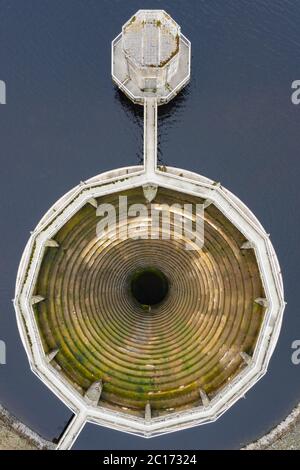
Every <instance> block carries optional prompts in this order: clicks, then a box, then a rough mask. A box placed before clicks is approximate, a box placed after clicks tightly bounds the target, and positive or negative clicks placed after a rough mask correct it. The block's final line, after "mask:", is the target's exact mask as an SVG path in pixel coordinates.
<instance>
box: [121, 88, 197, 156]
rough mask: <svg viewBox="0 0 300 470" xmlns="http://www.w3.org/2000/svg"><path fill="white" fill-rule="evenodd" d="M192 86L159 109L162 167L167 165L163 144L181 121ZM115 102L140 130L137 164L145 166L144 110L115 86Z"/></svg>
mask: <svg viewBox="0 0 300 470" xmlns="http://www.w3.org/2000/svg"><path fill="white" fill-rule="evenodd" d="M189 90H190V84H188V85H187V86H186V87H185V88H184V89H183V90H181V92H180V93H179V94H178V95H177V96H176V97H175V98H173V99H172V100H171V101H170V102H169V103H167V104H164V105H162V106H159V107H158V132H157V147H158V148H157V160H158V163H159V164H161V165H163V164H164V165H167V162H166V161H164V159H163V154H162V150H161V145H160V144H161V142H163V141H164V140H165V138H166V137H167V135H168V132H169V130H170V129H172V127H173V126H174V125H175V123H177V122H178V121H179V120H180V117H181V114H182V112H183V110H184V108H185V107H186V101H187V99H188V96H189V93H190V91H189ZM114 98H115V101H116V102H117V103H118V104H119V105H120V108H121V109H122V110H123V112H124V114H125V116H126V118H127V119H128V120H130V121H131V122H132V123H134V125H135V126H137V128H138V129H139V133H140V138H139V139H138V150H137V154H136V155H137V164H138V165H142V164H143V128H144V108H143V106H141V105H137V104H134V103H133V102H132V101H131V100H130V99H129V98H127V96H126V95H125V94H124V93H123V92H122V91H121V90H119V88H117V87H116V86H115V93H114Z"/></svg>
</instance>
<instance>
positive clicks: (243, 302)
mask: <svg viewBox="0 0 300 470" xmlns="http://www.w3.org/2000/svg"><path fill="white" fill-rule="evenodd" d="M122 195H123V196H124V195H126V196H127V197H128V205H130V204H134V203H142V204H145V198H144V195H143V191H142V189H141V188H137V189H132V190H130V191H127V192H126V193H122ZM118 197H119V194H111V195H108V196H105V197H102V198H98V201H97V202H98V204H101V203H113V204H114V205H115V206H116V207H118ZM153 202H155V203H158V204H163V203H164V204H169V205H172V204H174V203H180V204H183V203H201V202H202V201H201V200H200V199H197V198H195V197H192V196H189V195H186V194H183V193H179V192H175V191H172V190H168V189H163V188H159V190H158V193H157V196H156V198H155V201H153ZM99 220H100V219H99V217H97V216H96V209H95V208H94V207H93V206H92V205H91V204H86V205H85V206H84V207H82V208H81V209H80V210H79V211H78V212H77V213H76V214H75V215H74V216H73V217H72V218H71V219H70V220H69V221H68V222H67V223H66V224H65V225H64V226H63V228H61V229H60V230H59V231H58V233H57V234H56V235H55V237H54V238H55V240H56V241H57V242H58V243H59V247H58V248H53V247H50V248H46V249H45V253H44V257H43V260H42V264H41V266H40V270H39V273H38V277H37V281H36V286H35V294H36V295H37V294H38V295H41V296H43V297H44V298H45V300H44V301H42V302H39V303H38V304H36V305H34V306H33V308H34V311H35V317H36V321H37V324H38V328H39V331H40V334H41V338H42V342H43V347H44V350H45V353H49V352H50V351H52V350H54V349H56V348H58V349H59V352H58V353H57V355H56V356H55V358H54V359H53V361H52V365H54V366H55V367H57V368H58V369H59V370H60V374H62V375H63V376H64V377H65V378H66V379H67V380H68V381H69V382H70V383H72V384H73V386H74V388H75V389H76V390H77V392H78V391H79V392H80V393H81V394H84V393H85V392H86V391H87V390H88V388H89V387H90V386H91V384H92V383H94V382H95V381H97V380H99V379H102V383H103V390H102V395H101V399H100V402H99V405H98V406H103V407H107V408H110V409H114V410H118V411H122V412H124V413H129V414H133V415H136V416H141V417H143V416H144V410H145V406H146V404H147V403H150V405H151V412H152V417H155V416H160V415H163V414H166V413H171V412H173V411H179V410H183V409H189V408H193V407H196V406H200V405H201V404H202V401H201V394H200V390H202V391H204V392H205V393H206V394H207V396H208V397H209V398H211V397H213V396H214V395H215V394H216V393H217V392H218V391H219V390H220V389H221V388H222V387H224V386H225V385H226V384H227V383H228V382H229V381H230V380H232V378H233V377H235V376H236V375H237V374H238V373H239V372H240V371H241V370H242V369H243V368H244V367H246V364H245V362H244V361H243V359H242V357H241V355H240V352H246V353H247V354H249V355H252V354H253V351H254V348H255V344H256V341H257V337H258V334H259V330H260V326H261V323H262V320H263V316H264V310H265V309H264V308H263V307H262V306H260V305H258V304H257V303H255V299H256V298H258V297H264V291H263V286H262V282H261V277H260V274H259V269H258V265H257V261H256V257H255V253H254V250H252V249H247V250H241V245H242V244H243V243H244V242H245V237H244V236H243V235H242V234H241V232H239V231H238V230H237V228H236V227H234V226H233V225H232V224H231V222H229V221H228V219H226V217H225V216H224V215H223V214H222V213H221V212H220V211H219V210H218V209H217V208H216V207H215V206H214V205H210V206H209V207H207V208H206V209H205V226H204V230H205V238H204V246H203V248H202V249H201V250H198V251H195V250H194V251H191V250H186V249H185V243H184V240H180V239H176V240H174V239H171V240H167V239H162V237H158V238H157V239H131V238H127V239H126V238H125V239H122V240H118V239H116V238H115V239H109V238H108V237H102V238H100V239H99V237H97V234H96V226H97V223H98V222H99ZM121 223H123V222H121ZM149 270H150V271H149ZM151 270H152V274H153V273H154V274H155V275H154V277H155V276H158V277H159V276H160V273H161V274H162V276H163V277H162V278H160V279H157V278H156V281H159V282H158V284H156V287H155V288H153V289H154V290H155V289H156V290H155V292H153V293H152V295H153V297H155V296H157V294H158V290H159V285H160V288H161V289H162V290H163V295H161V298H160V299H159V301H156V300H157V297H156V298H155V299H154V300H155V302H154V303H153V302H152V301H151V295H150V294H151V292H150V291H151V289H148V291H149V292H150V293H149V292H148V294H147V295H148V298H147V300H146V301H145V299H144V298H139V299H137V295H136V294H134V293H133V284H134V279H135V277H134V276H137V277H138V276H141V275H142V274H143V273H144V274H145V273H146V272H148V274H149V272H150V273H151ZM158 273H159V274H158ZM136 280H137V279H135V281H136ZM148 280H149V279H148ZM144 281H145V279H144ZM154 281H155V280H153V279H152V282H154ZM160 282H161V284H160ZM154 284H155V282H154ZM138 290H139V293H140V294H141V288H139V289H138ZM142 290H143V289H142ZM142 294H143V292H142ZM144 295H146V293H145V292H144ZM149 295H150V299H149ZM153 297H152V299H153ZM149 306H150V307H151V308H149Z"/></svg>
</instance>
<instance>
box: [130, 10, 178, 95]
mask: <svg viewBox="0 0 300 470" xmlns="http://www.w3.org/2000/svg"><path fill="white" fill-rule="evenodd" d="M179 38H180V27H179V26H178V25H177V23H175V21H174V20H173V19H172V18H171V17H170V16H169V15H168V14H167V13H166V12H164V11H163V10H139V11H138V12H137V13H136V14H135V15H134V16H133V17H132V18H131V19H130V20H129V21H128V22H127V23H126V24H125V25H124V26H123V28H122V40H123V50H124V53H125V56H126V59H127V63H128V70H129V75H130V77H131V79H132V80H134V81H135V82H136V84H137V85H138V87H139V88H140V89H141V90H143V91H154V92H155V91H156V89H157V88H160V87H162V86H165V85H166V83H168V81H170V80H171V78H172V76H173V75H174V74H175V73H176V71H177V69H178V64H179V45H180V41H179Z"/></svg>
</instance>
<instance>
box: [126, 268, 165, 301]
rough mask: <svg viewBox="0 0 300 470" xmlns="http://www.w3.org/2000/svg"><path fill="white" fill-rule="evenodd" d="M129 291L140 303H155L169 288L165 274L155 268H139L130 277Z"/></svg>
mask: <svg viewBox="0 0 300 470" xmlns="http://www.w3.org/2000/svg"><path fill="white" fill-rule="evenodd" d="M130 284H131V285H130V287H131V292H132V295H133V297H134V298H135V299H136V300H137V301H138V302H139V303H140V304H142V305H156V304H158V303H160V302H161V301H162V300H163V299H164V298H165V297H166V295H167V293H168V290H169V285H168V280H167V278H166V276H165V275H164V274H163V273H162V272H161V271H160V270H159V269H156V268H141V269H138V270H137V271H135V272H134V273H133V275H132V277H131V283H130Z"/></svg>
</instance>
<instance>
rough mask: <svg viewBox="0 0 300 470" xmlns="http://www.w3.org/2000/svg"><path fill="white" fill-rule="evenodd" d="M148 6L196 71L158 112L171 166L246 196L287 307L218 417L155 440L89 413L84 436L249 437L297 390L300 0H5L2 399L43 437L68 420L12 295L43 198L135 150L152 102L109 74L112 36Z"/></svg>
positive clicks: (152, 444) (89, 443)
mask: <svg viewBox="0 0 300 470" xmlns="http://www.w3.org/2000/svg"><path fill="white" fill-rule="evenodd" d="M139 8H163V9H165V10H166V11H168V12H169V13H170V14H171V15H172V17H173V18H174V19H175V20H176V21H178V23H179V24H180V25H181V28H182V32H183V33H184V34H185V35H186V36H187V37H188V38H189V39H190V41H191V43H192V79H191V82H190V84H189V85H188V87H187V88H186V89H185V90H184V91H183V92H182V93H181V94H180V95H179V96H178V97H177V98H176V99H175V100H173V102H171V103H170V104H169V105H167V106H165V107H162V108H160V110H159V158H160V160H161V162H162V163H163V164H167V165H172V166H177V167H181V168H186V169H189V170H193V171H195V172H198V173H200V174H203V175H206V176H208V177H210V178H212V179H214V180H216V181H220V182H221V183H222V185H223V186H225V187H226V188H228V189H230V190H231V191H232V192H233V193H235V194H237V196H238V197H239V198H241V199H242V201H244V202H245V203H246V204H247V205H248V206H249V207H250V209H251V210H252V211H253V212H254V213H255V214H256V216H257V217H258V219H259V220H260V222H261V223H262V224H263V225H264V227H265V228H266V230H267V232H270V234H271V240H272V242H273V244H274V247H275V249H276V252H277V255H278V258H279V261H280V264H281V267H282V272H283V279H284V284H285V292H286V300H287V302H288V305H287V308H286V310H285V316H284V322H283V327H282V332H281V335H280V339H279V342H278V345H277V348H276V350H275V353H274V355H273V358H272V361H271V364H270V368H269V371H268V373H267V375H266V376H265V377H264V378H263V379H262V380H261V381H260V382H259V383H258V384H257V385H256V386H255V387H254V388H252V390H251V391H250V392H249V393H248V394H247V396H246V398H245V399H242V400H240V401H239V402H238V403H237V404H236V405H235V406H234V407H232V408H231V409H230V410H229V411H228V412H227V413H226V414H225V415H224V416H223V417H222V418H221V419H220V420H218V421H217V422H216V423H214V424H209V425H205V426H202V427H198V428H195V429H190V430H187V431H182V432H180V433H174V434H169V435H167V436H164V437H159V438H155V439H151V440H145V439H142V438H137V437H134V436H130V435H126V434H122V433H119V432H116V431H111V430H109V429H105V428H101V427H96V426H92V425H87V426H86V427H85V429H84V431H83V432H82V434H81V436H80V437H79V439H78V441H77V442H76V444H75V448H78V449H88V448H89V449H102V448H103V449H118V448H123V449H124V448H126V449H131V448H132V449H137V448H140V449H159V448H161V449H166V448H167V449H177V448H178V449H189V448H198V449H214V448H239V447H240V446H241V445H243V444H245V443H247V442H250V441H252V440H254V439H256V438H258V437H260V436H261V435H262V434H264V433H265V432H267V431H268V430H270V429H271V428H272V427H273V426H274V425H276V424H277V423H279V422H280V421H281V420H282V419H283V418H284V417H285V416H286V415H287V414H288V413H289V412H290V411H291V409H292V408H293V407H294V406H295V405H296V404H297V403H298V402H299V400H300V365H299V366H295V365H293V364H292V361H291V354H292V349H291V344H292V342H293V341H294V340H295V339H300V305H299V291H298V289H299V287H298V282H299V278H300V276H299V275H300V273H299V266H300V250H299V235H300V211H299V181H300V160H299V147H300V105H299V106H295V105H293V104H292V102H291V98H290V96H291V93H292V90H291V83H292V81H293V80H296V79H300V62H299V51H300V2H299V1H297V0H252V1H251V2H250V1H249V0H228V1H226V2H224V1H223V0H203V1H200V0H173V1H170V0H165V1H164V2H162V1H154V0H151V1H150V2H144V1H137V0H131V1H130V2H125V1H121V0H101V1H99V0H89V1H88V2H87V1H84V0H75V1H74V0H64V1H63V2H62V1H60V0H43V2H40V1H38V0H27V1H26V2H24V1H23V0H14V1H13V2H11V1H8V0H0V79H1V80H4V81H5V82H6V86H7V104H6V105H1V106H0V161H1V173H0V178H1V180H0V181H1V185H0V191H1V199H0V207H1V219H0V220H1V237H0V266H1V271H0V272H1V283H0V339H1V340H4V341H5V342H6V345H7V364H6V365H0V402H1V403H2V404H3V405H4V406H5V407H6V408H7V409H9V410H10V411H11V412H12V413H13V414H15V415H16V416H17V417H18V418H19V419H20V420H22V421H23V422H24V423H26V424H27V425H28V426H30V427H31V428H32V429H34V430H35V431H37V432H38V433H40V434H41V435H42V436H43V437H45V438H48V439H53V438H57V437H58V436H59V434H60V433H61V432H62V430H63V428H64V426H65V425H66V423H67V422H68V420H69V419H70V416H71V412H70V411H69V410H68V409H67V408H65V406H64V405H63V404H62V403H61V402H60V401H59V400H58V399H56V398H55V396H54V395H53V394H52V393H51V392H50V391H48V389H47V388H46V387H45V386H44V385H43V384H42V383H41V382H40V381H39V380H38V379H37V378H36V377H35V376H34V375H33V374H32V373H31V371H30V368H29V365H28V362H27V359H26V356H25V352H24V350H23V347H22V345H21V341H20V338H19V334H18V330H17V325H16V320H15V314H14V309H13V305H12V302H11V299H12V298H13V296H14V284H15V277H16V272H17V267H18V263H19V260H20V257H21V254H22V251H23V249H24V246H25V243H26V241H27V239H28V237H29V232H30V230H32V229H33V228H34V227H35V225H36V224H37V222H38V221H39V219H40V218H41V216H42V215H43V214H44V213H45V212H46V210H47V209H48V208H49V206H50V205H52V204H53V203H54V202H55V201H56V200H57V199H58V198H59V197H60V196H61V195H62V194H64V193H65V192H66V191H68V190H69V189H70V188H71V187H73V186H75V185H77V184H78V182H79V181H80V180H85V179H87V178H89V177H91V176H93V175H95V174H98V173H101V172H103V171H105V170H108V169H111V168H117V167H120V166H127V165H129V164H136V163H139V162H140V161H141V158H142V151H143V135H142V133H143V111H142V108H139V107H137V106H134V105H132V104H131V103H130V102H129V101H128V100H127V99H126V98H125V97H124V96H123V95H122V94H121V93H120V92H119V91H118V90H117V89H116V88H115V87H114V86H113V84H112V81H111V76H110V41H111V40H112V39H113V38H114V37H115V36H116V35H117V34H118V33H119V31H120V29H121V26H122V24H123V23H124V22H125V21H126V20H127V19H128V18H129V17H130V16H131V15H132V14H133V13H134V12H135V11H136V10H138V9H139Z"/></svg>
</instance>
